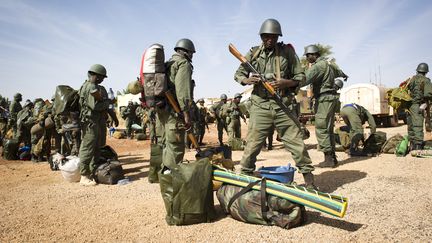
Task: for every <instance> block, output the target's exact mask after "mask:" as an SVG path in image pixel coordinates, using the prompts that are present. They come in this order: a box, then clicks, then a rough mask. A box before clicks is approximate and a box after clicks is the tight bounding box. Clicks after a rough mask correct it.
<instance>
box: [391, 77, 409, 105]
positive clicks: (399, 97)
mask: <svg viewBox="0 0 432 243" xmlns="http://www.w3.org/2000/svg"><path fill="white" fill-rule="evenodd" d="M410 81H411V78H409V79H407V80H405V81H404V82H402V83H401V84H400V85H399V87H397V88H395V89H390V90H388V91H387V94H386V96H387V100H388V104H389V105H390V106H391V107H393V109H394V110H398V109H407V108H408V104H409V102H410V101H411V100H412V98H411V95H410V92H409V90H408V85H409V83H410Z"/></svg>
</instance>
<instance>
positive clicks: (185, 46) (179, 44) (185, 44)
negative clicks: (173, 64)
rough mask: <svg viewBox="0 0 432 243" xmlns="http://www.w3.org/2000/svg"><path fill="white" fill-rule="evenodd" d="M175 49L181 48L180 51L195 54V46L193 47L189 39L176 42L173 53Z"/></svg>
mask: <svg viewBox="0 0 432 243" xmlns="http://www.w3.org/2000/svg"><path fill="white" fill-rule="evenodd" d="M177 48H182V49H185V50H187V51H190V52H193V53H195V46H194V44H193V42H192V41H191V40H189V39H186V38H184V39H180V40H179V41H177V44H176V45H175V47H174V51H176V50H177Z"/></svg>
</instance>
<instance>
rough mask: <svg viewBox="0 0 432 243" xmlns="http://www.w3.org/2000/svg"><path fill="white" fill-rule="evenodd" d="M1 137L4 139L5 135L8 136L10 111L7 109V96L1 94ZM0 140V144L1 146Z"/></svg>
mask: <svg viewBox="0 0 432 243" xmlns="http://www.w3.org/2000/svg"><path fill="white" fill-rule="evenodd" d="M0 106H1V108H0V139H3V137H4V136H6V133H7V124H8V117H9V111H8V110H7V109H8V108H9V107H8V103H7V101H6V99H5V98H3V97H2V96H1V95H0ZM1 144H2V143H1V142H0V146H1Z"/></svg>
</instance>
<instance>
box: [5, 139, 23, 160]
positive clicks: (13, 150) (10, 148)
mask: <svg viewBox="0 0 432 243" xmlns="http://www.w3.org/2000/svg"><path fill="white" fill-rule="evenodd" d="M19 144H20V143H19V142H18V139H4V140H3V158H4V159H6V160H17V159H19V157H18V149H19Z"/></svg>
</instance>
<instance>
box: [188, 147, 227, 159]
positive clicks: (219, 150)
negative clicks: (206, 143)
mask: <svg viewBox="0 0 432 243" xmlns="http://www.w3.org/2000/svg"><path fill="white" fill-rule="evenodd" d="M218 154H222V155H223V158H224V159H231V158H232V150H231V147H230V146H227V145H222V146H218V147H210V148H206V149H204V150H201V151H200V152H199V153H198V154H197V155H195V157H196V159H202V158H209V159H210V160H212V157H213V156H214V155H218Z"/></svg>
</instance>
